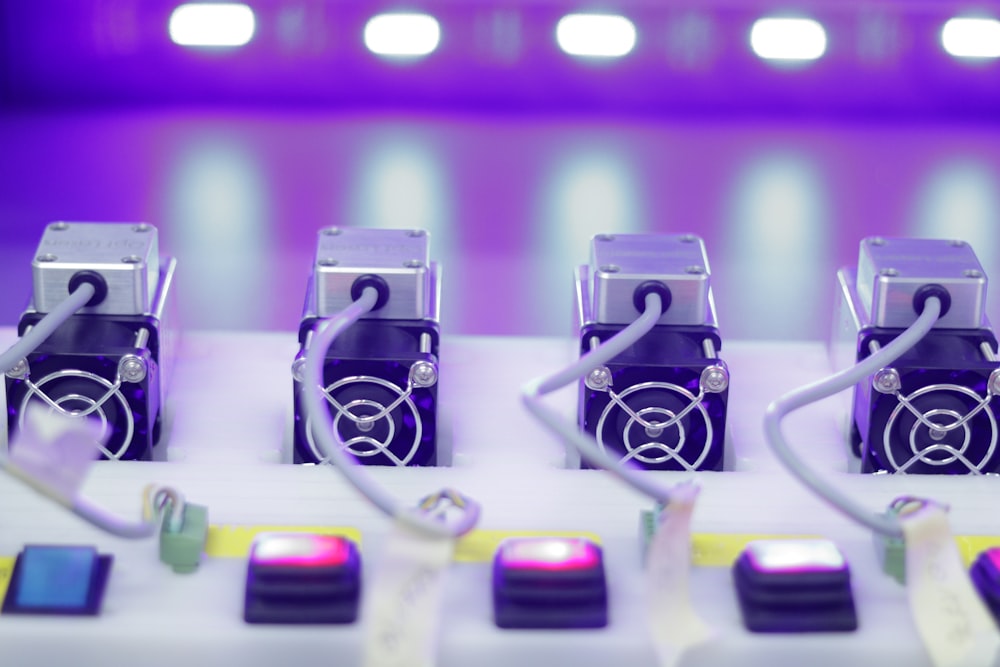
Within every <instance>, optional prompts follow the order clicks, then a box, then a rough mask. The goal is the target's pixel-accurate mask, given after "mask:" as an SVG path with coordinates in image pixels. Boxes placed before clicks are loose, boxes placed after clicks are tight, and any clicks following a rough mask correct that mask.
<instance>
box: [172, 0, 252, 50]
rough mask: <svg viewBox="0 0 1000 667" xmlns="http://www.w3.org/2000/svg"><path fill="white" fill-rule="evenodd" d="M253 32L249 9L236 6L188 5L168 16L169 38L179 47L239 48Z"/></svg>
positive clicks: (220, 4) (224, 4) (241, 5)
mask: <svg viewBox="0 0 1000 667" xmlns="http://www.w3.org/2000/svg"><path fill="white" fill-rule="evenodd" d="M255 29H256V20H255V19H254V14H253V10H252V9H250V8H249V7H247V6H246V5H243V4H238V3H190V4H186V5H180V6H179V7H177V8H176V9H175V10H174V11H173V13H171V14H170V25H169V31H170V39H172V40H173V42H174V44H180V45H182V46H243V45H244V44H247V43H248V42H249V41H250V40H251V39H252V38H253V34H254V30H255Z"/></svg>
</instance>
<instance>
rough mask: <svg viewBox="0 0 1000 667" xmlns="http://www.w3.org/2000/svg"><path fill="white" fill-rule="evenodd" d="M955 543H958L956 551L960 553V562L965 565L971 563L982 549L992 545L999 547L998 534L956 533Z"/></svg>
mask: <svg viewBox="0 0 1000 667" xmlns="http://www.w3.org/2000/svg"><path fill="white" fill-rule="evenodd" d="M955 544H957V545H958V552H959V553H960V554H961V555H962V562H963V563H965V566H966V567H969V566H970V565H972V561H974V560H976V556H978V555H979V554H980V553H982V552H983V551H986V550H987V549H991V548H993V547H1000V536H996V535H956V536H955Z"/></svg>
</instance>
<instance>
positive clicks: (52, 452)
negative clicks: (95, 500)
mask: <svg viewBox="0 0 1000 667" xmlns="http://www.w3.org/2000/svg"><path fill="white" fill-rule="evenodd" d="M99 435H100V426H99V425H98V424H96V423H95V422H94V421H93V420H91V419H87V418H79V417H65V416H62V415H59V414H56V413H54V412H49V411H48V410H46V409H45V408H43V407H41V406H38V405H31V406H29V408H28V411H27V413H26V414H25V422H24V428H23V429H22V430H21V432H20V434H19V435H18V439H17V442H16V443H15V444H14V446H13V447H11V451H10V465H12V466H13V467H14V468H16V469H17V470H18V471H19V472H20V473H21V475H22V476H23V477H26V478H27V480H28V481H33V482H35V483H36V484H38V485H39V486H40V487H42V488H44V489H45V492H46V494H48V495H55V496H58V497H60V498H63V499H72V498H75V497H76V493H77V491H79V490H80V487H81V486H83V481H84V479H85V478H86V477H87V471H88V470H89V468H90V464H91V463H92V462H93V461H94V459H96V458H97V446H96V443H97V441H98V437H99Z"/></svg>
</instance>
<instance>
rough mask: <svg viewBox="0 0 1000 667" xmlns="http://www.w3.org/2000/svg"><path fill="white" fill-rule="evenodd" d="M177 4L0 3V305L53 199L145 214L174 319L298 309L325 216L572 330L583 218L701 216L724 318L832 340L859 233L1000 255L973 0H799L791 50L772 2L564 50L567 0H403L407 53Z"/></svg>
mask: <svg viewBox="0 0 1000 667" xmlns="http://www.w3.org/2000/svg"><path fill="white" fill-rule="evenodd" d="M176 4H178V3H176V2H161V1H159V0H157V1H155V2H154V1H141V0H35V1H33V2H7V3H2V4H0V31H2V32H0V37H2V38H3V39H2V40H0V278H2V279H3V288H2V289H0V325H12V324H14V323H15V322H16V320H17V318H18V316H19V314H20V312H21V310H22V309H23V307H24V305H25V303H26V300H27V298H28V296H29V294H30V289H31V288H30V280H31V278H30V260H31V256H32V252H33V250H34V247H35V245H36V243H37V241H38V238H39V236H40V235H41V230H42V227H43V226H44V225H45V224H46V223H47V222H49V221H53V220H77V221H139V220H143V221H148V222H151V223H154V224H156V225H157V226H158V227H159V228H160V231H161V238H162V245H163V247H164V248H165V249H166V250H167V251H168V252H170V253H171V254H173V255H175V256H177V257H178V258H179V261H180V267H179V271H178V277H179V296H180V299H181V305H182V310H183V313H184V316H185V325H186V326H187V327H189V328H211V329H219V328H222V329H281V330H288V331H291V330H293V329H294V328H295V327H296V326H297V323H298V319H299V316H300V312H301V304H302V297H303V290H304V284H305V280H306V278H307V275H308V270H309V265H310V259H311V253H312V250H313V246H314V242H315V233H316V231H317V230H318V229H319V228H320V227H322V226H326V225H331V224H338V225H360V226H375V227H423V228H426V229H428V230H430V231H431V233H432V254H433V255H434V256H435V257H436V258H437V259H438V260H439V261H440V262H441V263H442V265H443V266H444V290H443V291H444V304H443V318H442V319H443V328H444V330H445V332H447V333H453V334H454V333H462V334H531V335H534V334H546V335H568V334H569V332H570V331H571V327H572V269H573V268H574V266H575V265H576V264H579V263H581V262H583V261H585V260H586V257H587V247H588V239H589V237H590V236H591V235H593V234H595V233H599V232H647V231H651V232H695V233H698V234H700V235H701V236H703V237H704V238H705V240H706V244H707V247H708V252H709V257H710V260H711V263H712V269H713V274H714V289H715V298H716V303H717V305H718V309H719V315H720V323H721V326H722V329H723V334H724V336H725V337H726V338H729V339H818V338H823V337H825V336H826V333H827V328H828V326H829V318H830V316H829V312H830V309H831V306H832V303H833V290H834V271H835V270H836V268H837V267H839V266H841V265H844V264H850V263H853V262H854V261H855V260H856V255H857V246H858V242H859V240H860V239H861V238H862V237H863V236H868V235H872V234H880V235H885V236H893V235H912V236H925V237H947V238H962V239H965V240H967V241H969V242H970V243H972V244H973V246H974V247H975V249H976V251H977V253H978V254H979V257H980V259H981V261H982V262H983V264H984V266H985V267H986V270H987V272H988V274H989V275H991V276H993V277H994V278H995V279H1000V191H998V186H997V184H998V176H1000V125H998V124H997V121H996V119H997V118H1000V61H996V60H992V61H982V62H971V63H966V62H958V61H956V60H955V59H954V58H951V57H950V56H948V55H947V54H945V53H944V52H943V50H942V49H941V46H940V43H939V41H938V33H939V32H940V25H941V23H942V22H943V21H944V20H945V19H947V18H948V17H949V16H952V15H957V14H959V13H961V12H962V11H963V6H961V5H958V4H952V3H940V4H936V3H935V4H934V5H933V6H932V7H930V8H929V6H928V4H927V3H923V2H902V1H897V2H876V3H832V2H810V1H806V0H803V1H801V2H797V3H796V4H797V6H799V7H802V8H803V10H804V11H806V13H807V14H808V15H810V16H813V17H815V18H817V19H821V20H823V22H824V25H826V27H827V30H828V33H829V48H828V51H827V53H826V55H825V56H824V58H823V59H821V60H820V61H817V62H816V63H814V64H811V65H809V66H802V67H797V68H781V67H775V66H774V65H773V64H769V63H764V62H763V61H761V60H760V59H758V58H756V56H754V54H753V53H752V52H750V50H749V48H748V46H747V43H746V42H747V34H748V31H749V25H750V24H751V23H752V21H753V20H754V18H756V17H758V16H764V15H768V13H769V12H772V11H773V10H774V9H775V8H776V7H777V5H774V4H773V3H770V4H769V3H766V2H753V3H750V4H733V3H729V2H724V1H722V0H719V1H715V2H702V3H698V4H691V3H686V4H685V3H671V4H670V6H669V7H665V6H663V5H660V4H659V3H650V2H643V1H632V2H627V1H620V2H612V3H610V4H608V5H602V9H604V10H612V11H618V12H620V13H623V14H627V15H629V16H630V17H631V18H632V20H633V21H634V22H635V24H636V28H637V31H638V33H639V40H638V43H637V46H636V50H635V52H634V53H633V54H630V55H629V56H626V57H625V58H622V59H621V60H620V61H615V62H602V63H598V64H595V63H592V62H581V61H577V60H574V59H572V58H570V57H568V56H566V55H565V54H562V53H560V52H559V50H558V48H557V47H556V46H555V45H554V40H553V39H552V34H553V30H554V27H553V26H554V25H555V21H557V20H558V17H559V16H561V15H562V14H564V13H566V12H569V11H573V10H576V9H578V7H577V5H576V4H575V3H572V2H559V1H557V0H551V1H548V0H547V1H545V2H541V1H537V2H532V1H530V0H517V1H512V0H507V1H503V2H501V1H499V0H497V1H496V2H494V3H492V4H491V3H487V2H482V3H452V2H445V1H443V0H438V1H437V2H434V1H430V0H429V1H427V2H421V3H416V5H419V7H417V8H418V9H420V10H421V11H427V12H429V13H434V14H435V15H437V16H438V18H439V20H440V21H441V23H442V39H441V46H440V48H439V50H438V51H437V52H435V53H434V54H431V55H430V56H427V57H426V58H423V59H419V60H415V61H412V62H405V63H400V62H389V61H385V60H383V59H379V58H377V57H375V56H373V55H371V54H369V53H367V52H366V51H365V48H364V45H363V44H362V43H361V41H360V38H358V37H357V34H358V33H359V31H360V30H361V28H362V27H363V25H364V22H365V20H366V18H367V17H368V16H370V15H372V14H375V13H377V12H378V11H383V10H385V9H387V8H395V6H393V5H387V4H386V3H361V2H349V1H345V2H334V1H333V0H287V1H279V0H271V1H269V2H256V3H255V2H250V3H249V4H250V5H252V6H253V7H254V8H255V10H257V14H258V17H257V18H258V32H257V35H256V36H255V39H254V41H253V42H251V43H250V44H249V45H248V46H246V47H244V48H243V49H232V50H227V51H224V52H222V51H212V52H205V51H197V50H192V49H185V48H184V47H179V46H176V45H174V44H172V43H171V42H170V40H169V37H167V35H166V21H167V17H168V16H169V14H170V11H171V9H172V8H173V7H174V6H176ZM413 7H414V5H413V3H411V5H408V8H413ZM788 7H789V5H788V4H787V3H784V4H782V5H781V9H782V10H787V9H788ZM998 294H1000V292H998V289H994V290H993V291H992V294H991V296H990V304H989V312H990V314H991V315H993V316H994V318H995V319H996V318H998V317H1000V312H998V303H1000V301H998V298H997V297H998Z"/></svg>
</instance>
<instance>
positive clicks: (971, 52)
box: [941, 17, 1000, 59]
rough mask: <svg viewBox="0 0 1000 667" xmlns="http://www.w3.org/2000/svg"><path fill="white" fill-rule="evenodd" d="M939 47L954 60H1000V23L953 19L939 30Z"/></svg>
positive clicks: (990, 19)
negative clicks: (954, 58)
mask: <svg viewBox="0 0 1000 667" xmlns="http://www.w3.org/2000/svg"><path fill="white" fill-rule="evenodd" d="M941 46H943V47H944V50H945V51H947V52H948V53H949V54H950V55H952V56H954V57H956V58H975V59H994V58H1000V21H998V20H996V19H994V18H972V17H968V18H953V19H949V20H948V22H947V23H945V24H944V28H942V30H941Z"/></svg>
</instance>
